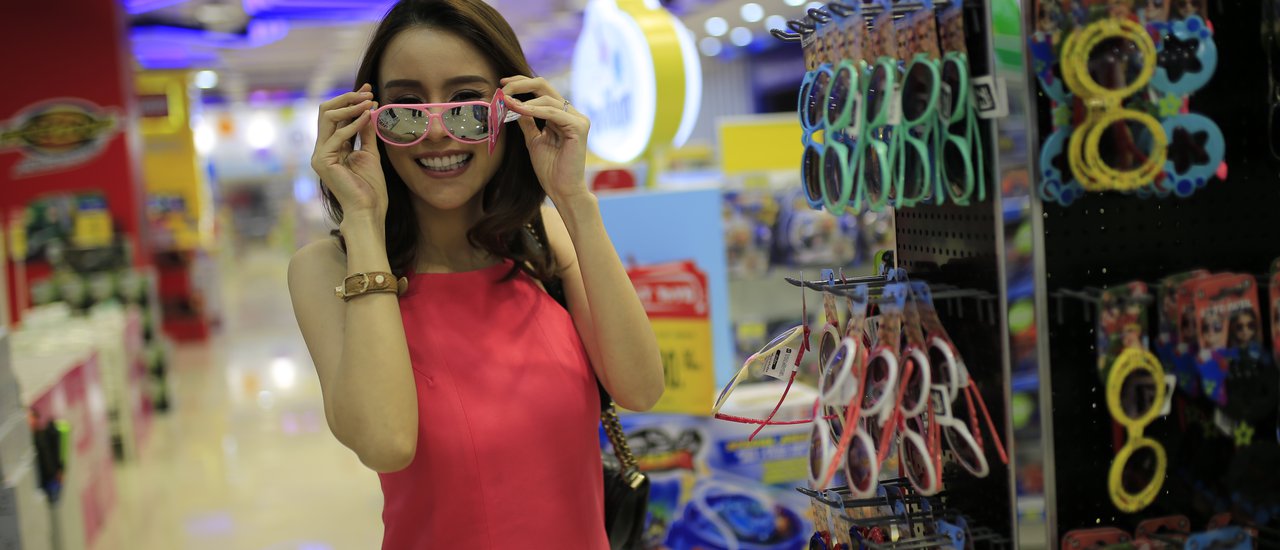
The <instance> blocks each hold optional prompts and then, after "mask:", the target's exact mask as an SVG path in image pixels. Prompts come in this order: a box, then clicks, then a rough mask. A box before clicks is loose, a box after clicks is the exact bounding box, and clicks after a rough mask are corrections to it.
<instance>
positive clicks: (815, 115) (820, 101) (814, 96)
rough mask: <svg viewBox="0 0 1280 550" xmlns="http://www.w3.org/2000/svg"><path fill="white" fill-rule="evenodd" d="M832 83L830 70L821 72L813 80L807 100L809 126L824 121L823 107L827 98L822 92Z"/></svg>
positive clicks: (806, 108) (807, 121) (806, 117)
mask: <svg viewBox="0 0 1280 550" xmlns="http://www.w3.org/2000/svg"><path fill="white" fill-rule="evenodd" d="M830 85H831V73H830V72H828V71H822V72H819V73H818V77H817V78H815V79H814V80H813V86H812V87H810V88H809V97H808V100H807V101H805V122H806V123H808V125H809V127H814V126H817V125H818V124H820V123H822V113H823V111H824V109H823V107H825V106H826V99H825V98H823V97H822V94H823V93H825V92H826V90H827V87H828V86H830Z"/></svg>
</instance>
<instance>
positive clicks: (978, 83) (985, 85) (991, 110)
mask: <svg viewBox="0 0 1280 550" xmlns="http://www.w3.org/2000/svg"><path fill="white" fill-rule="evenodd" d="M971 82H972V86H973V90H972V92H973V93H971V94H969V95H970V97H972V98H973V99H972V100H971V101H972V102H973V106H974V108H975V109H977V111H978V117H979V118H1004V117H1007V116H1009V93H1008V90H1006V89H1005V82H1004V79H1003V78H995V77H993V76H989V75H988V76H979V77H974V78H973V79H971Z"/></svg>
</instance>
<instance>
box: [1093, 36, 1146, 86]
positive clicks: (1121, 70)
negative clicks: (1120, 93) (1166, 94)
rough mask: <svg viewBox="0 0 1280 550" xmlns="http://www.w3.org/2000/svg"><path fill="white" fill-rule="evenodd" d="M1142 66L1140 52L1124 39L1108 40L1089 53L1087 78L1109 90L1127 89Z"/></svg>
mask: <svg viewBox="0 0 1280 550" xmlns="http://www.w3.org/2000/svg"><path fill="white" fill-rule="evenodd" d="M1142 64H1143V60H1142V51H1141V50H1139V49H1138V45H1137V44H1134V43H1133V41H1132V40H1128V39H1126V38H1108V39H1106V40H1103V41H1102V42H1101V43H1099V44H1098V45H1097V46H1095V47H1094V48H1093V50H1090V51H1089V77H1090V78H1092V79H1093V81H1094V82H1097V83H1098V85H1100V86H1102V87H1104V88H1107V89H1111V90H1119V89H1122V88H1125V87H1128V86H1129V85H1130V84H1131V83H1133V82H1134V81H1135V80H1137V78H1138V75H1139V74H1141V72H1142Z"/></svg>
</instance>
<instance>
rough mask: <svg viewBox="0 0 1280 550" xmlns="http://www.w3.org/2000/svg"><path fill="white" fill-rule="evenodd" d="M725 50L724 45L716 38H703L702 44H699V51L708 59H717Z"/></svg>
mask: <svg viewBox="0 0 1280 550" xmlns="http://www.w3.org/2000/svg"><path fill="white" fill-rule="evenodd" d="M723 49H724V45H723V44H721V43H720V40H718V39H716V38H712V37H710V36H708V37H706V38H703V39H702V40H701V41H700V42H698V50H700V51H701V52H702V55H705V56H707V57H715V56H717V55H720V51H721V50H723Z"/></svg>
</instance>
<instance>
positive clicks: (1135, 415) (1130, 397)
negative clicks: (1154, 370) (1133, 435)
mask: <svg viewBox="0 0 1280 550" xmlns="http://www.w3.org/2000/svg"><path fill="white" fill-rule="evenodd" d="M1120 405H1121V408H1122V409H1124V414H1125V416H1128V417H1129V418H1130V419H1131V420H1137V419H1139V418H1142V417H1143V416H1144V415H1146V414H1147V413H1149V412H1151V409H1152V408H1153V407H1158V406H1160V404H1159V403H1156V380H1155V378H1152V377H1151V371H1148V370H1135V371H1132V372H1131V373H1130V374H1129V376H1127V377H1125V379H1124V382H1123V383H1122V384H1121V386H1120Z"/></svg>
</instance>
